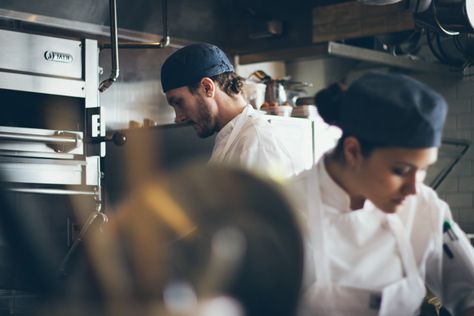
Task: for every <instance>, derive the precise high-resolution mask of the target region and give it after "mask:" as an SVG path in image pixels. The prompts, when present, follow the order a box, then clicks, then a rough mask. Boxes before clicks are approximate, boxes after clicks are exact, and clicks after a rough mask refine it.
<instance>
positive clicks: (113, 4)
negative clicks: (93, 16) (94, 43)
mask: <svg viewBox="0 0 474 316" xmlns="http://www.w3.org/2000/svg"><path fill="white" fill-rule="evenodd" d="M109 6H110V41H111V43H112V46H111V56H112V72H111V74H110V77H109V78H108V79H105V80H104V81H102V82H101V83H100V85H99V91H100V92H104V91H105V90H107V89H108V88H109V87H110V86H111V85H112V84H113V83H114V82H115V81H116V80H117V78H118V77H119V72H120V69H119V56H118V34H117V0H110V1H109Z"/></svg>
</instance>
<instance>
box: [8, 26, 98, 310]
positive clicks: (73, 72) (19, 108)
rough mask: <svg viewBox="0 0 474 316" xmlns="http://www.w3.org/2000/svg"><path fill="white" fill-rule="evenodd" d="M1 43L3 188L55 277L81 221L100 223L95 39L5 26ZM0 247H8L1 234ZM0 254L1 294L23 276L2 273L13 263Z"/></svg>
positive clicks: (14, 213) (74, 243)
mask: <svg viewBox="0 0 474 316" xmlns="http://www.w3.org/2000/svg"><path fill="white" fill-rule="evenodd" d="M0 42H1V43H2V44H1V45H0V56H1V58H0V177H1V179H2V187H3V189H4V190H2V193H3V196H4V197H6V199H7V200H8V201H9V203H8V205H9V207H10V209H9V210H8V211H9V212H10V213H11V214H10V215H12V216H14V217H17V222H18V223H20V222H22V223H23V224H24V225H23V224H22V227H29V228H30V231H28V232H26V231H25V232H19V233H23V234H25V236H23V237H26V238H30V239H32V240H31V242H30V244H31V245H34V246H33V247H38V249H41V251H44V258H43V259H44V262H47V264H46V266H48V269H50V270H51V271H50V272H51V275H54V274H55V272H56V271H57V272H64V269H65V267H66V265H67V262H68V260H69V259H70V257H71V255H72V251H73V250H74V249H75V247H76V246H77V242H78V241H80V238H81V236H80V234H81V233H84V231H85V230H86V229H87V227H86V226H88V225H90V224H91V223H92V222H93V221H96V220H99V219H100V220H101V221H102V222H103V221H106V217H105V215H104V214H103V213H102V194H101V191H102V190H101V178H102V165H101V162H102V160H103V157H104V156H105V143H103V140H104V138H105V124H104V121H103V115H102V112H101V111H102V110H101V107H100V106H99V92H98V86H99V65H98V44H97V41H96V40H91V39H81V40H77V39H67V38H57V37H50V36H44V35H37V34H30V33H24V32H18V31H10V30H0ZM3 211H5V210H3ZM81 231H82V232H81ZM28 234H29V236H26V235H28ZM0 239H1V238H0ZM3 246H5V247H7V248H8V247H12V246H14V245H11V244H10V245H9V244H8V243H7V244H6V245H5V244H3V243H2V242H1V240H0V248H1V247H3ZM0 250H1V249H0ZM3 259H5V257H3ZM3 259H0V261H1V262H0V274H1V275H0V293H3V294H5V293H8V290H9V289H18V288H21V287H22V285H24V284H20V283H22V282H23V283H28V282H29V281H28V280H22V281H21V282H20V281H18V280H19V279H21V278H16V277H15V274H16V273H17V272H15V273H12V274H9V271H11V270H9V269H8V268H9V267H10V263H11V265H12V266H13V265H14V263H13V262H5V260H3ZM43 259H41V260H43ZM32 264H35V263H33V262H32ZM3 268H4V269H3ZM61 269H62V270H61ZM17 274H19V275H21V274H22V273H21V271H19V272H18V273H17ZM30 281H31V280H30ZM51 281H53V280H51ZM0 296H2V295H0ZM2 297H5V296H2ZM0 305H1V304H0ZM1 308H2V306H0V309H1Z"/></svg>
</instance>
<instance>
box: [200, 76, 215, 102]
mask: <svg viewBox="0 0 474 316" xmlns="http://www.w3.org/2000/svg"><path fill="white" fill-rule="evenodd" d="M201 86H202V88H203V89H204V95H205V96H207V97H209V98H212V97H214V94H215V93H216V85H215V83H214V81H212V79H211V78H209V77H204V78H202V79H201Z"/></svg>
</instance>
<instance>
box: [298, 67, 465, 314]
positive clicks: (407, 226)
mask: <svg viewBox="0 0 474 316" xmlns="http://www.w3.org/2000/svg"><path fill="white" fill-rule="evenodd" d="M316 104H317V106H318V110H319V112H320V114H321V116H322V117H323V119H324V120H325V121H326V122H328V123H330V124H333V125H337V126H339V127H340V128H341V129H342V131H343V136H342V137H341V139H340V140H339V142H338V144H337V145H336V148H335V149H333V150H332V151H330V152H328V153H326V155H325V156H324V157H323V158H321V160H320V161H319V162H318V164H316V165H315V166H314V167H313V168H312V169H310V170H307V171H305V172H304V173H302V174H300V175H299V176H298V177H297V178H296V179H295V181H294V185H295V186H294V188H296V189H297V190H298V192H300V194H303V195H302V196H303V197H304V198H303V199H302V200H300V202H301V203H302V204H301V205H300V207H301V210H302V211H303V214H304V216H305V217H306V219H307V220H306V222H307V223H308V236H307V237H308V252H307V262H308V265H307V267H308V268H307V274H308V280H309V281H308V283H309V284H308V287H307V289H306V292H305V299H304V301H305V304H303V305H304V308H303V309H304V311H303V314H306V313H307V314H308V315H384V316H385V315H417V313H418V309H419V307H420V305H421V303H422V301H423V298H424V296H425V285H426V287H428V288H429V289H430V290H431V291H433V292H434V293H435V294H436V295H437V296H438V297H440V298H441V300H442V302H443V304H444V305H445V307H446V308H447V309H448V310H450V311H451V312H452V313H453V314H455V315H474V251H473V248H472V247H471V246H470V245H469V242H468V240H467V238H465V235H464V234H463V232H462V231H461V230H460V228H459V227H458V225H457V224H456V223H455V222H454V221H453V219H452V215H451V211H450V209H449V206H448V205H447V204H446V203H445V202H444V201H442V200H441V199H440V198H439V197H438V196H437V194H436V193H435V191H433V190H432V189H431V188H429V187H428V186H426V185H424V184H423V183H422V181H423V178H424V176H425V173H426V171H427V168H428V167H429V166H430V165H431V164H433V163H434V162H435V161H436V159H437V153H438V147H439V146H440V144H441V134H442V129H443V125H444V121H445V118H446V112H447V104H446V102H445V100H444V99H443V98H442V97H441V96H440V95H439V94H437V93H436V92H434V91H433V90H432V89H430V88H429V87H427V86H426V85H424V84H422V83H420V82H418V81H416V80H414V79H411V78H409V77H407V76H403V75H398V74H383V73H377V72H372V73H368V74H366V75H364V76H362V77H361V78H359V79H358V80H356V81H355V82H353V83H352V84H351V85H350V86H349V88H347V89H343V88H342V87H341V86H339V85H333V86H331V87H330V88H328V89H325V90H323V91H322V92H320V93H318V95H317V96H316ZM443 230H444V231H445V233H443ZM450 237H451V238H452V239H450ZM443 244H444V248H445V249H444V250H443Z"/></svg>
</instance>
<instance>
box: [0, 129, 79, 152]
mask: <svg viewBox="0 0 474 316" xmlns="http://www.w3.org/2000/svg"><path fill="white" fill-rule="evenodd" d="M0 140H7V141H24V142H39V143H45V145H46V146H48V147H50V148H52V149H53V150H54V151H55V152H59V153H67V152H70V151H71V150H73V149H74V148H77V147H79V145H80V144H81V142H82V140H81V136H80V135H78V134H75V133H71V132H65V131H55V132H54V135H49V136H48V135H31V134H19V133H8V132H1V133H0Z"/></svg>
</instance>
